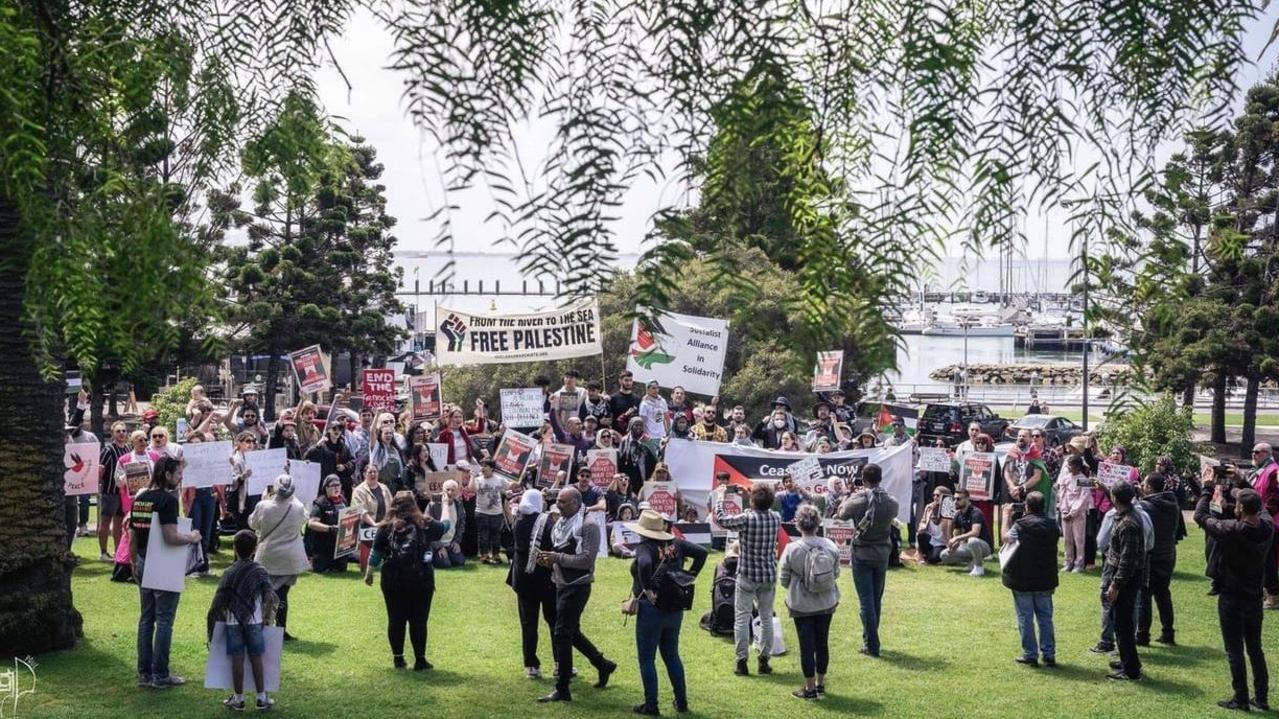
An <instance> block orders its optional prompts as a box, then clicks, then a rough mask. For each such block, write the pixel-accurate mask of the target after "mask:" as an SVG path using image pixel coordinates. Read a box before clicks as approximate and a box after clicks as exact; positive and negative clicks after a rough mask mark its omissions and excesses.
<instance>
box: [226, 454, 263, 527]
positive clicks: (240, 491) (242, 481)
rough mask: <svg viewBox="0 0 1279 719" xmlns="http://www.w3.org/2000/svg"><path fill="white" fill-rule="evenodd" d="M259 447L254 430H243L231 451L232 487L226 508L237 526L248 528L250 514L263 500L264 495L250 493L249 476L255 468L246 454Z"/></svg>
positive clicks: (228, 493)
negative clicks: (250, 466) (249, 463)
mask: <svg viewBox="0 0 1279 719" xmlns="http://www.w3.org/2000/svg"><path fill="white" fill-rule="evenodd" d="M257 448H258V439H257V437H256V436H254V434H253V433H252V432H241V433H240V434H238V435H236V438H235V451H234V452H232V453H231V459H230V462H231V487H230V490H228V491H227V499H226V509H227V513H228V514H230V515H231V518H233V519H234V520H235V526H237V527H239V528H240V529H248V527H249V515H250V514H252V513H253V509H254V508H255V507H256V506H257V504H258V502H259V501H261V499H262V495H260V494H249V478H250V477H252V476H253V470H252V469H250V468H249V466H248V464H247V463H246V462H245V455H246V454H248V453H249V452H252V451H254V450H255V449H257Z"/></svg>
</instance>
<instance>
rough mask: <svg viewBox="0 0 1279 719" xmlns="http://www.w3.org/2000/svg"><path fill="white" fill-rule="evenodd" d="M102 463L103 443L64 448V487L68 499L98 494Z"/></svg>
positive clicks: (80, 444)
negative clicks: (99, 469) (99, 470)
mask: <svg viewBox="0 0 1279 719" xmlns="http://www.w3.org/2000/svg"><path fill="white" fill-rule="evenodd" d="M101 461H102V443H101V442H78V443H76V444H68V445H64V446H63V450H62V467H63V472H62V482H63V485H62V486H63V489H64V491H65V492H66V495H67V496H68V497H72V496H78V495H82V494H97V493H98V473H99V472H98V468H99V467H100V466H101V464H100V462H101Z"/></svg>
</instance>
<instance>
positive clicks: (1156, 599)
mask: <svg viewBox="0 0 1279 719" xmlns="http://www.w3.org/2000/svg"><path fill="white" fill-rule="evenodd" d="M1141 489H1142V499H1141V508H1142V509H1143V510H1144V511H1145V512H1146V516H1148V517H1150V524H1151V528H1152V529H1153V530H1154V539H1155V541H1154V546H1153V547H1146V552H1147V554H1148V555H1149V557H1150V570H1149V573H1148V579H1147V586H1146V587H1144V588H1143V589H1142V591H1141V595H1140V596H1139V597H1138V598H1137V646H1150V623H1151V620H1152V619H1153V612H1152V611H1151V603H1152V600H1153V603H1154V604H1157V605H1158V606H1159V625H1160V633H1159V637H1158V638H1157V639H1156V640H1155V641H1157V642H1159V643H1160V644H1176V643H1177V641H1176V632H1175V630H1174V627H1173V609H1172V591H1171V585H1172V573H1173V571H1174V570H1175V569H1176V567H1177V528H1178V526H1179V523H1178V520H1179V519H1180V518H1181V505H1180V504H1179V503H1178V502H1177V497H1176V496H1174V495H1173V493H1172V492H1166V491H1164V476H1163V475H1162V474H1151V475H1149V476H1147V477H1146V481H1145V482H1143V483H1142V486H1141Z"/></svg>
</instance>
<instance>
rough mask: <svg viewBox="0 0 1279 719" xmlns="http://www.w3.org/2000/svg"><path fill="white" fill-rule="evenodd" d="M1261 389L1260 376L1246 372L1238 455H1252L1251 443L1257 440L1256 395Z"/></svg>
mask: <svg viewBox="0 0 1279 719" xmlns="http://www.w3.org/2000/svg"><path fill="white" fill-rule="evenodd" d="M1260 391H1261V378H1260V377H1259V376H1258V375H1256V374H1255V373H1251V372H1250V373H1249V374H1248V389H1247V390H1246V391H1245V392H1244V395H1243V439H1241V440H1240V441H1239V456H1241V457H1249V458H1251V457H1252V445H1253V444H1254V443H1255V442H1256V441H1257V395H1258V394H1259V393H1260Z"/></svg>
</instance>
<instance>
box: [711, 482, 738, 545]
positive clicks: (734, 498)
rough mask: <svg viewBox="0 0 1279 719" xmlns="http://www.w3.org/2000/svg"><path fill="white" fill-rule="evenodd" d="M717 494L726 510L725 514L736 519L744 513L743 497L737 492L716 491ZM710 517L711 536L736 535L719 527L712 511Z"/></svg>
mask: <svg viewBox="0 0 1279 719" xmlns="http://www.w3.org/2000/svg"><path fill="white" fill-rule="evenodd" d="M715 492H716V494H718V495H719V496H720V505H721V506H722V507H723V508H724V514H726V515H728V516H730V517H734V516H737V515H739V514H741V513H742V495H740V494H737V493H736V492H721V491H719V490H715ZM708 516H709V518H710V522H711V534H713V535H714V536H716V537H723V536H728V535H729V534H736V532H730V531H728V530H727V529H724V528H723V527H721V526H719V523H717V522H716V521H715V512H714V511H711V512H710V513H709V515H708Z"/></svg>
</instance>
